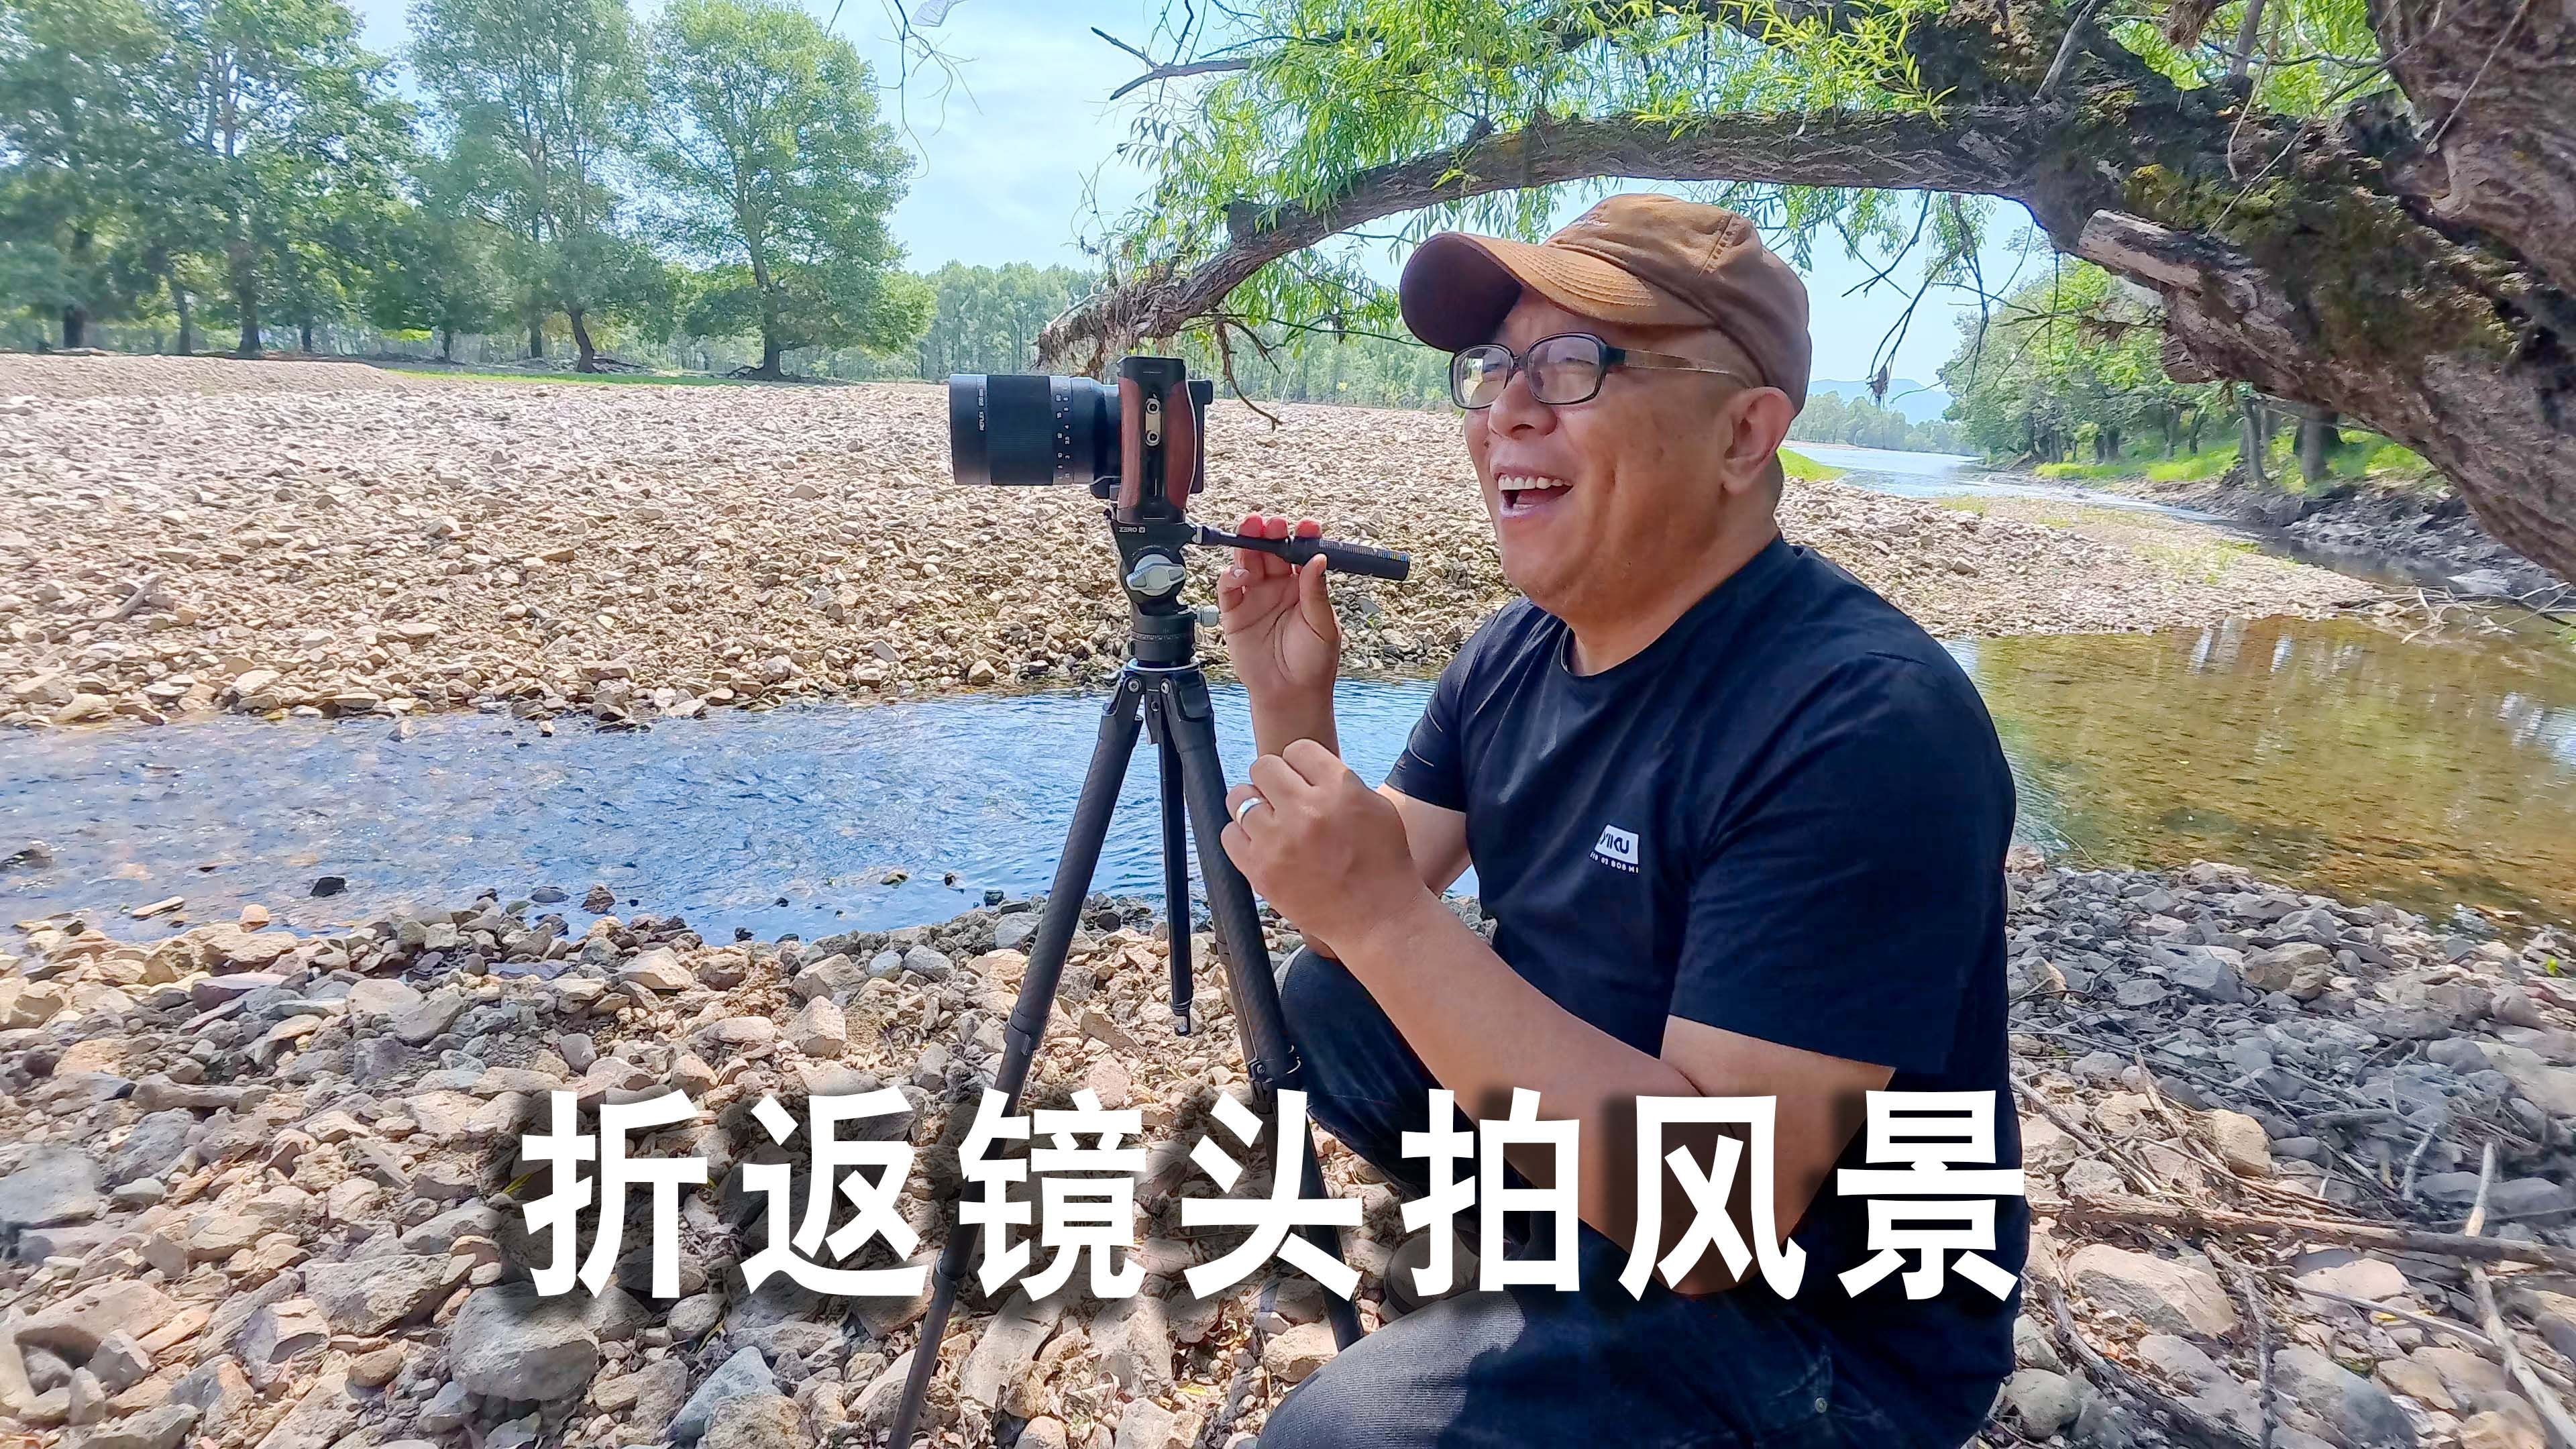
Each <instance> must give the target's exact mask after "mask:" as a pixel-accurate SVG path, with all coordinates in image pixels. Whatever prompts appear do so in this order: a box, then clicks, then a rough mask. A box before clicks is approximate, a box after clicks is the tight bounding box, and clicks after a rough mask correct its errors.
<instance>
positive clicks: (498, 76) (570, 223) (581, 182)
mask: <svg viewBox="0 0 2576 1449" xmlns="http://www.w3.org/2000/svg"><path fill="white" fill-rule="evenodd" d="M411 24H412V33H413V35H414V36H415V37H416V38H415V39H414V41H413V43H412V50H411V60H412V66H413V68H414V69H415V70H416V71H417V72H418V73H419V75H420V79H421V85H422V86H423V88H425V89H426V90H427V91H428V92H429V93H430V94H431V95H432V96H433V97H435V98H436V99H437V102H438V108H439V111H440V114H441V117H442V119H443V122H444V125H445V127H446V129H447V130H448V132H449V133H450V166H451V168H452V170H453V172H454V174H455V176H456V178H457V185H456V186H455V188H454V191H455V193H456V194H457V195H458V197H459V202H460V204H461V205H465V206H470V207H471V208H473V209H475V210H476V211H478V212H479V213H480V214H481V215H483V216H485V217H486V218H488V219H489V220H490V221H491V222H492V223H493V224H494V225H495V226H496V227H497V228H498V229H499V231H500V233H501V235H502V237H503V238H504V240H503V241H502V243H501V245H500V247H499V249H498V252H497V255H498V258H499V260H500V263H501V265H502V266H503V267H504V268H505V269H506V271H507V272H508V273H509V275H510V276H511V277H512V278H513V279H514V281H515V283H516V287H517V291H518V309H519V312H520V314H521V317H522V320H523V321H524V322H525V323H526V326H527V330H528V355H529V356H531V357H542V356H544V355H545V321H546V318H547V317H548V316H549V315H551V314H553V313H555V312H561V313H563V314H564V317H565V319H566V321H568V322H569V323H570V324H571V328H572V336H573V345H574V348H575V350H576V353H577V362H576V366H577V367H578V368H579V370H581V371H583V372H596V371H598V370H599V366H600V364H599V352H598V346H597V342H596V339H595V338H594V336H593V334H592V323H593V322H594V321H595V320H599V319H612V318H624V319H630V320H632V319H639V318H645V317H648V316H650V315H652V314H654V313H656V312H667V311H668V308H669V301H670V295H671V292H670V283H669V278H668V277H667V275H666V274H665V273H664V270H663V268H662V266H661V264H660V262H659V261H658V260H657V259H656V258H655V257H654V256H653V253H652V250H651V248H650V247H649V246H647V245H646V244H645V243H644V242H643V241H642V240H640V239H638V238H637V237H636V236H634V235H632V234H631V233H630V232H629V230H628V229H627V227H626V225H625V220H626V218H625V216H624V213H625V211H626V210H627V203H626V199H625V198H624V197H623V196H622V195H621V194H620V193H619V191H618V189H617V187H616V186H615V185H614V171H615V166H616V161H617V157H618V154H619V151H620V148H621V146H622V145H623V133H622V131H621V129H620V124H621V120H620V118H621V117H623V116H624V115H626V114H627V113H628V112H629V111H630V110H631V109H632V108H633V107H634V106H635V105H636V104H637V102H638V99H639V96H640V94H641V92H640V90H639V87H640V85H641V83H642V73H641V70H640V68H639V62H640V55H639V53H638V51H637V47H636V43H635V26H634V21H633V19H632V18H631V17H630V16H629V15H628V13H627V10H626V5H625V0H420V3H418V4H416V5H414V6H413V7H412V11H411Z"/></svg>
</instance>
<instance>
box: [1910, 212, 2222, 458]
mask: <svg viewBox="0 0 2576 1449" xmlns="http://www.w3.org/2000/svg"><path fill="white" fill-rule="evenodd" d="M1962 331H1963V333H1964V334H1965V335H1964V336H1963V337H1962V338H1961V341H1960V345H1959V351H1958V352H1957V353H1956V354H1955V355H1954V356H1952V358H1951V359H1950V361H1948V362H1947V363H1944V364H1943V365H1942V368H1941V382H1942V385H1943V386H1944V387H1947V388H1948V389H1949V390H1950V392H1951V395H1952V397H1953V399H1954V401H1953V402H1952V403H1951V406H1950V416H1951V417H1952V418H1953V419H1955V420H1957V421H1958V423H1959V424H1960V426H1961V428H1962V429H1963V430H1964V431H1965V433H1966V435H1967V438H1968V440H1969V441H1970V442H1971V443H1973V444H1974V445H1975V446H1976V447H1977V448H1979V449H1980V450H1982V451H1984V452H1985V453H1987V454H1989V455H1992V456H1995V457H2000V458H2014V459H2029V460H2031V461H2034V462H2042V463H2054V462H2061V461H2064V460H2066V459H2068V458H2071V457H2073V456H2074V455H2075V454H2076V453H2077V451H2078V450H2079V449H2082V448H2085V447H2090V448H2091V450H2092V452H2093V457H2094V460H2095V461H2096V462H2106V461H2109V460H2111V459H2113V458H2116V457H2118V456H2119V455H2120V453H2121V451H2122V449H2123V447H2124V446H2125V440H2126V439H2128V438H2129V437H2131V436H2132V435H2135V434H2141V433H2145V432H2147V431H2149V430H2153V431H2155V432H2157V433H2158V434H2160V435H2161V437H2162V440H2163V444H2164V452H2165V456H2167V457H2171V456H2173V453H2174V451H2175V449H2176V447H2177V446H2178V445H2179V444H2180V443H2181V441H2182V440H2183V439H2184V438H2185V437H2186V436H2189V437H2195V438H2196V437H2197V436H2198V434H2199V432H2200V430H2201V429H2202V428H2203V427H2205V426H2207V422H2208V418H2209V415H2210V411H2211V409H2213V408H2214V407H2216V406H2218V394H2219V392H2220V389H2219V388H2218V387H2217V386H2216V385H2214V384H2209V383H2193V384H2186V383H2178V382H2175V381H2174V380H2172V379H2171V378H2170V377H2168V376H2166V374H2165V369H2164V362H2163V357H2162V345H2163V339H2164V332H2163V328H2162V326H2161V318H2160V316H2159V314H2158V310H2157V308H2156V306H2155V305H2154V304H2153V303H2152V302H2149V301H2145V300H2142V299H2140V298H2139V297H2138V296H2137V295H2135V293H2134V290H2133V289H2128V288H2124V287H2122V286H2121V285H2120V284H2119V283H2118V281H2117V280H2116V279H2114V278H2113V277H2112V276H2111V274H2110V273H2108V272H2106V271H2104V270H2102V269H2101V268H2099V267H2095V266H2089V265H2086V264H2084V263H2080V262H2079V263H2074V264H2071V265H2067V266H2063V267H2059V268H2055V269H2052V271H2051V272H2050V274H2049V275H2047V276H2044V277H2041V278H2038V279H2037V280H2034V281H2031V282H2028V283H2025V284H2024V285H2022V286H2020V287H2018V288H2015V289H2014V291H2013V292H2012V294H2011V295H2010V296H2008V297H2006V298H2005V299H2004V301H2003V304H2002V307H2001V308H2000V309H1999V311H1998V312H1997V314H1996V316H1995V318H1994V320H1993V322H1992V324H1991V325H1981V324H1980V323H1979V321H1978V320H1977V319H1967V320H1964V321H1963V322H1962Z"/></svg>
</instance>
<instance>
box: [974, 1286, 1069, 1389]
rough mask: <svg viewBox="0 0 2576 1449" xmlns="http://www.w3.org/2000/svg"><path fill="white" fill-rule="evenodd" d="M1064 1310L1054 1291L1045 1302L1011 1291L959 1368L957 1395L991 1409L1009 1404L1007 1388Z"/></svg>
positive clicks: (1044, 1339) (1051, 1331) (1029, 1360)
mask: <svg viewBox="0 0 2576 1449" xmlns="http://www.w3.org/2000/svg"><path fill="white" fill-rule="evenodd" d="M1063 1312H1064V1308H1063V1305H1062V1304H1061V1303H1060V1302H1058V1301H1057V1300H1056V1299H1055V1298H1054V1297H1053V1296H1052V1295H1050V1296H1049V1298H1048V1299H1047V1301H1046V1302H1044V1303H1031V1302H1030V1301H1029V1296H1028V1295H1027V1294H1026V1293H1014V1294H1012V1295H1011V1299H1010V1301H1009V1302H1007V1303H1005V1304H1003V1305H1002V1311H1001V1312H999V1313H996V1314H994V1315H993V1321H992V1322H990V1323H988V1324H986V1325H984V1336H983V1337H981V1338H979V1339H977V1340H976V1341H975V1347H974V1349H973V1351H971V1352H969V1353H968V1354H967V1355H966V1362H965V1363H964V1364H963V1365H961V1366H960V1367H959V1368H958V1370H957V1396H958V1397H959V1398H961V1399H971V1400H973V1401H974V1402H976V1403H979V1404H982V1405H984V1406H985V1407H986V1408H990V1409H999V1408H1007V1407H1009V1405H1008V1404H1007V1403H1005V1401H1004V1396H1005V1394H1006V1392H1007V1391H1008V1390H1009V1388H1010V1387H1011V1386H1012V1385H1013V1384H1015V1383H1017V1382H1018V1380H1019V1379H1020V1377H1021V1376H1022V1375H1024V1374H1026V1373H1027V1372H1028V1371H1029V1367H1030V1365H1031V1363H1032V1362H1033V1361H1035V1359H1036V1358H1037V1354H1038V1350H1039V1349H1040V1348H1041V1347H1043V1346H1044V1345H1045V1343H1046V1341H1047V1335H1048V1334H1050V1333H1053V1332H1054V1331H1055V1325H1056V1319H1057V1318H1058V1317H1059V1316H1061V1315H1062V1314H1063Z"/></svg>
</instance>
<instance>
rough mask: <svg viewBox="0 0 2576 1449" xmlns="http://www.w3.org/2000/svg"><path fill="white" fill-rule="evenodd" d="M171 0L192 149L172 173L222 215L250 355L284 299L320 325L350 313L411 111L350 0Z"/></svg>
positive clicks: (220, 244)
mask: <svg viewBox="0 0 2576 1449" xmlns="http://www.w3.org/2000/svg"><path fill="white" fill-rule="evenodd" d="M163 3H164V4H165V6H166V9H165V12H164V13H165V14H166V16H167V17H168V19H167V24H168V33H169V35H170V38H171V53H170V57H169V60H168V61H167V65H168V73H169V75H170V76H171V77H172V84H173V86H174V89H175V90H176V91H177V92H178V94H177V97H176V104H175V115H174V117H173V122H172V124H173V128H174V129H173V133H172V134H171V136H170V137H169V139H170V141H171V142H172V144H173V145H174V146H175V148H176V149H177V150H179V151H181V152H183V153H185V156H186V158H187V159H186V164H184V165H174V166H172V167H171V168H169V174H171V175H172V176H174V177H175V178H177V179H176V181H175V182H174V185H175V186H176V187H177V188H178V191H177V196H176V200H177V201H178V202H179V203H180V204H181V206H182V209H183V210H184V211H185V212H187V213H190V214H198V213H202V214H203V215H204V216H205V217H206V218H207V219H208V220H207V225H208V227H209V228H210V229H211V230H212V231H213V232H214V236H213V238H212V240H213V242H214V244H215V246H216V249H217V250H218V251H219V253H220V258H221V265H222V269H223V274H224V280H225V284H226V286H227V288H228V290H229V292H230V301H231V309H232V317H233V321H234V322H235V324H236V325H237V326H238V327H239V329H240V351H241V353H242V355H244V356H256V355H258V354H259V352H260V351H261V350H262V346H263V343H262V340H261V331H262V326H263V323H264V321H265V320H266V317H265V315H264V310H263V309H264V308H266V307H268V306H269V304H270V303H271V302H272V301H274V302H276V303H277V304H279V305H280V306H282V308H283V309H284V315H285V317H286V320H288V321H291V322H294V323H296V324H297V325H298V326H299V327H300V328H305V329H308V330H309V328H310V326H311V324H312V323H314V322H315V321H317V320H323V319H326V318H337V317H340V316H344V315H347V313H348V311H349V310H350V308H349V305H348V301H349V299H348V288H347V281H348V275H349V267H348V263H347V261H346V260H345V258H346V257H347V256H348V255H349V254H350V253H351V249H353V248H358V247H362V246H363V245H364V242H363V240H362V238H363V237H365V236H366V235H368V228H369V227H370V226H371V225H372V220H373V219H374V218H379V217H381V216H382V215H384V214H385V212H386V211H387V210H388V209H389V208H390V207H391V205H392V199H393V184H394V177H395V176H396V175H397V174H398V171H399V168H400V165H401V162H402V159H403V157H404V156H405V154H406V152H407V149H408V146H409V117H410V108H409V107H408V106H407V105H405V104H404V103H403V102H401V101H400V100H398V99H396V98H395V97H394V96H393V95H392V94H391V93H390V86H389V81H388V75H387V72H388V67H387V63H386V62H385V60H384V59H383V58H382V57H380V56H377V55H374V54H371V53H370V52H368V51H366V50H364V49H362V48H360V47H359V45H358V44H357V19H356V17H355V16H353V15H352V14H350V12H349V10H348V8H347V7H346V6H343V5H341V4H339V3H338V0H163ZM183 230H184V228H183ZM165 250H167V248H165ZM172 284H173V286H174V288H175V286H176V285H177V283H176V281H175V279H174V280H173V283H172Z"/></svg>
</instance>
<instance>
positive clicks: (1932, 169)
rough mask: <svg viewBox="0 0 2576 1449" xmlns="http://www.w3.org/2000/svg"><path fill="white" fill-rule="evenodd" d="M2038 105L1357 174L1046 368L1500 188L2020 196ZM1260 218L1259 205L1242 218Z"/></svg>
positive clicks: (1543, 151) (1747, 126)
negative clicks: (1281, 265)
mask: <svg viewBox="0 0 2576 1449" xmlns="http://www.w3.org/2000/svg"><path fill="white" fill-rule="evenodd" d="M2035 109H2036V108H2033V107H2024V106H2008V107H1984V108H1968V109H1962V110H1956V111H1952V112H1949V113H1946V114H1944V115H1941V116H1938V117H1935V116H1927V115H1909V114H1891V113H1883V112H1825V113H1792V114H1787V115H1780V114H1757V115H1714V116H1708V117H1703V118H1701V119H1699V120H1698V121H1697V122H1695V123H1692V124H1689V125H1688V126H1686V127H1684V128H1682V129H1679V130H1676V128H1675V127H1674V125H1673V124H1672V123H1670V122H1647V121H1638V120H1632V119H1627V118H1620V119H1610V120H1578V121H1561V122H1560V121H1551V122H1549V123H1548V124H1546V125H1544V126H1533V127H1530V128H1528V129H1526V130H1519V131H1509V132H1503V133H1500V134H1496V135H1492V136H1488V137H1485V138H1483V139H1482V140H1478V141H1472V142H1467V143H1463V144H1461V145H1457V146H1452V147H1447V148H1444V149H1442V150H1438V151H1433V152H1430V153H1428V154H1425V155H1423V156H1420V157H1417V158H1415V159H1413V160H1410V161H1404V162H1398V163H1396V164H1393V165H1389V166H1381V167H1377V168H1375V169H1373V170H1369V171H1364V172H1361V173H1360V174H1358V175H1357V176H1355V177H1353V178H1352V180H1351V183H1350V184H1349V185H1348V186H1347V187H1345V188H1343V190H1342V192H1341V194H1340V195H1339V196H1337V197H1335V198H1334V199H1333V200H1332V201H1330V202H1327V203H1325V204H1322V205H1319V206H1293V205H1292V206H1282V207H1278V208H1275V209H1272V210H1269V211H1267V212H1252V214H1251V215H1249V216H1247V217H1246V218H1245V221H1246V224H1245V225H1242V226H1234V227H1229V231H1230V234H1231V239H1230V241H1229V242H1228V244H1227V245H1226V247H1225V248H1224V249H1223V250H1222V251H1219V252H1218V253H1216V254H1215V255H1214V256H1212V257H1209V258H1208V259H1207V260H1205V261H1203V262H1200V263H1198V264H1197V265H1196V266H1193V267H1191V268H1189V269H1188V270H1186V271H1179V272H1173V273H1167V274H1164V275H1161V276H1151V277H1147V278H1145V279H1143V280H1140V281H1137V282H1132V283H1129V284H1128V285H1125V286H1122V287H1117V288H1113V289H1110V290H1108V291H1105V292H1101V293H1098V294H1096V295H1094V296H1093V297H1091V298H1090V299H1088V300H1086V301H1084V302H1083V303H1081V304H1080V305H1078V306H1076V307H1074V308H1073V309H1072V310H1070V311H1068V312H1066V313H1065V314H1064V315H1063V316H1061V317H1058V318H1056V319H1055V320H1054V321H1053V322H1050V323H1048V324H1047V326H1046V329H1045V330H1044V331H1043V332H1041V333H1039V335H1038V357H1039V361H1040V364H1041V365H1042V366H1047V367H1058V366H1062V365H1064V364H1065V363H1067V362H1070V361H1073V360H1075V358H1076V353H1077V349H1080V350H1082V351H1085V352H1090V353H1092V355H1094V356H1095V357H1105V356H1107V355H1108V354H1110V353H1114V352H1117V351H1119V350H1121V349H1123V348H1125V347H1127V346H1128V345H1130V344H1132V343H1134V342H1136V341H1137V340H1139V339H1142V338H1147V337H1168V336H1171V335H1173V334H1174V333H1177V332H1179V331H1181V330H1182V329H1183V328H1185V327H1187V326H1189V325H1190V324H1191V323H1193V322H1195V321H1197V320H1198V319H1199V318H1202V317H1204V316H1206V315H1208V314H1209V313H1211V312H1213V311H1215V310H1216V309H1217V307H1218V305H1219V304H1220V303H1222V302H1223V301H1224V300H1225V297H1226V294H1228V293H1230V292H1232V291H1233V290H1234V289H1235V288H1236V287H1238V286H1240V285H1242V283H1243V282H1244V281H1245V280H1246V279H1247V278H1249V277H1251V276H1252V274H1253V273H1255V272H1257V271H1259V270H1261V269H1262V268H1263V267H1265V266H1267V265H1269V264H1270V263H1272V262H1274V261H1277V260H1279V259H1280V258H1281V257H1284V256H1287V255H1289V254H1290V253H1292V252H1297V251H1301V250H1303V249H1305V248H1307V247H1310V246H1313V245H1314V244H1315V243H1317V242H1320V241H1322V240H1324V239H1325V238H1326V237H1329V236H1331V235H1333V234H1334V233H1336V232H1339V231H1343V230H1346V229H1348V228H1350V227H1354V226H1358V225H1361V224H1363V223H1366V222H1370V221H1374V220H1376V219H1378V218H1379V217H1382V216H1392V215H1395V214H1397V213H1399V212H1407V211H1418V210H1420V209H1421V208H1423V207H1426V206H1432V205H1437V204H1439V203H1443V202H1453V201H1463V200H1466V199H1468V198H1470V197H1476V196H1483V195H1486V194H1488V193H1491V192H1496V191H1511V190H1517V189H1519V188H1522V187H1529V186H1550V185H1555V184H1557V183H1560V182H1567V181H1589V180H1594V179H1597V178H1601V177H1608V176H1620V177H1636V178H1639V179H1643V180H1659V181H1746V182H1756V183H1773V184H1796V185H1807V186H1855V187H1891V188H1904V189H1914V188H1923V189H1928V190H1935V191H1954V192H1973V193H1977V194H1979V195H2010V194H2012V193H2013V192H2014V191H2016V190H2017V189H2019V188H2022V187H2024V186H2026V185H2027V184H2028V181H2029V177H2030V171H2031V168H2032V166H2033V165H2034V163H2035V161H2036V159H2037V156H2038V142H2039V136H2040V133H2041V132H2042V131H2043V130H2044V129H2045V128H2044V127H2043V126H2042V125H2040V124H2038V121H2037V118H2036V117H2035V116H2034V114H2033V113H2034V110H2035ZM1245 210H1247V211H1251V209H1250V208H1245Z"/></svg>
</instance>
